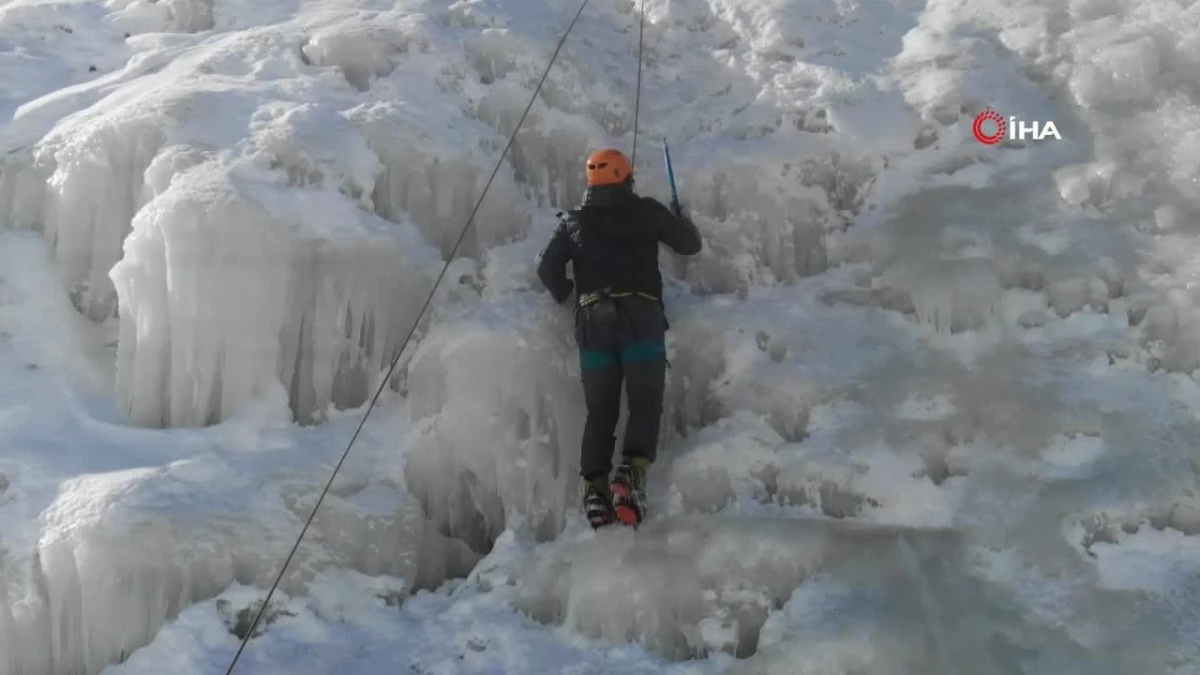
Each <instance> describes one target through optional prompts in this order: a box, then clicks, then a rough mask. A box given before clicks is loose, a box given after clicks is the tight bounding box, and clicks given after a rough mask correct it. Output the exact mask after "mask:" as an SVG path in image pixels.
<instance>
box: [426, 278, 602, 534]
mask: <svg viewBox="0 0 1200 675" xmlns="http://www.w3.org/2000/svg"><path fill="white" fill-rule="evenodd" d="M539 304H540V303H539V302H537V301H536V300H535V299H529V298H521V297H517V298H514V299H511V300H507V301H505V302H501V303H497V304H495V305H493V306H488V307H487V308H486V309H480V310H478V311H477V312H475V313H472V314H470V315H467V316H464V317H461V318H459V319H457V320H455V321H449V322H446V323H442V324H439V325H437V326H435V327H434V328H433V329H432V330H431V332H430V334H429V335H428V336H427V337H426V339H425V340H424V342H423V343H422V346H421V348H420V350H419V351H418V352H417V353H416V354H415V355H414V357H413V360H412V363H411V366H410V370H409V374H408V378H407V381H406V387H407V390H408V392H409V400H410V414H411V415H412V417H413V422H414V424H415V427H414V429H413V431H412V433H411V434H410V435H409V436H408V437H407V438H406V440H405V451H404V465H403V468H402V472H403V480H404V482H405V484H406V485H407V487H408V490H409V491H410V492H411V493H412V494H413V495H415V496H416V497H417V498H418V499H419V500H420V501H421V503H422V504H423V505H424V508H425V509H426V512H427V513H428V514H429V517H430V519H431V521H432V522H433V523H434V524H435V525H436V526H437V527H439V528H440V529H441V531H442V532H444V533H446V534H448V535H450V536H454V537H456V538H458V539H461V540H463V541H466V542H468V543H469V544H470V545H471V546H472V547H473V548H474V549H475V550H479V551H482V552H486V551H487V550H490V548H491V545H492V542H494V541H495V539H496V537H497V536H498V535H499V534H500V533H501V532H502V531H504V529H505V528H506V527H521V528H523V529H525V530H526V531H529V532H532V533H533V534H535V535H536V536H539V537H542V538H545V539H550V538H553V537H555V536H557V534H558V533H559V532H560V531H561V530H562V528H563V526H564V523H565V520H564V519H565V517H566V514H567V512H568V510H569V509H570V507H571V506H572V505H573V504H574V503H575V502H576V498H577V495H576V493H577V492H578V489H579V487H580V483H579V480H578V479H577V477H576V476H577V474H578V473H579V432H580V430H582V428H583V418H582V415H583V401H582V393H581V392H580V391H579V387H578V379H577V377H578V376H577V375H576V373H577V368H576V367H575V366H574V363H573V362H574V359H575V356H574V354H573V352H572V351H571V347H570V345H569V344H568V343H567V340H568V336H569V335H570V334H571V332H570V327H569V323H568V322H569V317H568V316H566V315H565V313H563V314H559V313H550V312H546V313H543V312H540V311H538V306H539Z"/></svg>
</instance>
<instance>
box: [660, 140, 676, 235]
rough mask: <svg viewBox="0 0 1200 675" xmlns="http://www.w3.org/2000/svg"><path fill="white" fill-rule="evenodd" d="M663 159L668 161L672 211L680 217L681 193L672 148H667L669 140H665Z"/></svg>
mask: <svg viewBox="0 0 1200 675" xmlns="http://www.w3.org/2000/svg"><path fill="white" fill-rule="evenodd" d="M663 158H664V159H666V161H667V180H669V181H671V211H673V212H674V213H675V216H676V217H678V216H679V212H680V208H679V192H678V190H676V189H675V169H674V167H672V166H671V148H670V147H668V146H667V139H665V138H664V139H663Z"/></svg>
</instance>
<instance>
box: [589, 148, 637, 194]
mask: <svg viewBox="0 0 1200 675" xmlns="http://www.w3.org/2000/svg"><path fill="white" fill-rule="evenodd" d="M632 174H633V167H632V166H631V165H630V164H629V160H628V159H626V158H625V155H624V154H623V153H622V152H621V151H620V150H615V149H613V148H606V149H604V150H597V151H596V152H593V153H592V154H591V156H589V157H588V160H587V182H588V187H596V186H600V185H620V184H621V183H624V182H625V181H626V180H628V179H629V177H630V176H631V175H632Z"/></svg>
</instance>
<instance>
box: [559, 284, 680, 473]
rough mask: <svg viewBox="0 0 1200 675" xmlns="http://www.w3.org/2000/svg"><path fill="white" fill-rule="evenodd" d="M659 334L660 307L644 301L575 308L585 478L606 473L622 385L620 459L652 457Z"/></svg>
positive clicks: (661, 368) (663, 363)
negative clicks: (625, 409) (624, 406)
mask: <svg viewBox="0 0 1200 675" xmlns="http://www.w3.org/2000/svg"><path fill="white" fill-rule="evenodd" d="M665 332H666V317H665V316H663V310H662V305H660V304H659V303H658V302H656V301H653V300H649V299H646V298H641V297H626V298H614V299H607V300H602V301H600V302H597V303H595V304H592V305H588V306H586V307H583V308H581V309H579V310H578V313H577V315H576V317H575V340H576V342H577V343H578V345H579V365H580V372H581V377H582V380H583V397H584V400H585V402H586V404H587V422H586V423H585V424H584V428H583V442H582V444H581V445H582V447H581V452H580V465H581V466H580V468H581V474H582V475H583V477H584V479H585V480H594V479H596V478H600V477H603V476H607V475H608V474H609V472H611V471H612V459H613V451H614V449H615V445H616V437H615V432H616V428H617V418H618V417H619V416H620V412H621V387H622V384H623V385H624V387H625V394H626V396H627V398H628V405H629V421H628V425H627V426H626V429H625V445H624V456H625V458H627V459H628V458H631V457H635V456H638V457H645V458H646V459H647V460H649V461H651V462H653V461H654V459H655V458H656V456H657V454H658V430H659V423H660V420H661V418H662V410H663V390H664V388H665V382H666V369H667V350H666V344H665V338H664V335H665Z"/></svg>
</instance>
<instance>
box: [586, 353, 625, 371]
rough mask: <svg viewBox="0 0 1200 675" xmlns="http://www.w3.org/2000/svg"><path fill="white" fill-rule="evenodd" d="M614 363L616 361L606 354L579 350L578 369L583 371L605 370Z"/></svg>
mask: <svg viewBox="0 0 1200 675" xmlns="http://www.w3.org/2000/svg"><path fill="white" fill-rule="evenodd" d="M616 363H617V359H616V358H615V357H613V355H612V354H609V353H607V352H598V351H596V350H594V349H581V350H579V367H580V368H582V369H584V370H595V369H597V368H607V367H608V366H612V365H616Z"/></svg>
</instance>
